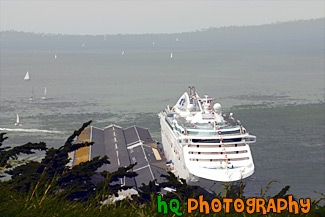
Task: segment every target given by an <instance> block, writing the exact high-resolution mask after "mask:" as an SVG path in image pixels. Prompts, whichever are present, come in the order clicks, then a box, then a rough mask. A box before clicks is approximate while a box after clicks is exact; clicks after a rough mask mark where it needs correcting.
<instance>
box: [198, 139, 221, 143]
mask: <svg viewBox="0 0 325 217" xmlns="http://www.w3.org/2000/svg"><path fill="white" fill-rule="evenodd" d="M192 142H195V143H219V139H192Z"/></svg>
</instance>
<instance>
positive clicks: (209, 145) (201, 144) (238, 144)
mask: <svg viewBox="0 0 325 217" xmlns="http://www.w3.org/2000/svg"><path fill="white" fill-rule="evenodd" d="M242 146H246V144H245V143H236V144H234V143H232V144H227V143H219V144H207V143H196V144H189V145H188V147H189V148H191V147H193V148H195V147H196V148H222V147H242Z"/></svg>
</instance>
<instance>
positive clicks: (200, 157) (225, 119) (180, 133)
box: [159, 87, 256, 182]
mask: <svg viewBox="0 0 325 217" xmlns="http://www.w3.org/2000/svg"><path fill="white" fill-rule="evenodd" d="M212 100H213V99H212V98H209V97H208V96H204V98H201V97H199V95H198V94H197V93H196V92H195V88H194V87H189V92H185V93H184V94H183V95H182V96H181V97H180V98H179V100H178V101H177V103H176V104H175V105H174V106H173V107H169V106H167V107H166V108H165V110H164V111H162V112H161V113H159V118H160V125H161V137H162V145H163V148H164V152H165V157H166V158H167V160H168V163H169V169H170V170H171V171H172V172H173V173H174V174H175V175H176V176H177V177H179V178H183V179H186V180H187V181H192V182H196V181H199V180H200V179H201V178H203V179H207V180H213V181H220V182H232V181H237V180H240V179H244V178H247V177H248V176H250V175H252V174H253V173H254V163H253V158H252V154H251V151H250V148H249V144H250V143H254V142H256V137H255V136H253V135H250V134H249V133H248V132H247V130H246V129H245V128H244V127H243V126H242V124H241V123H240V121H239V120H236V119H235V118H234V117H233V114H232V113H230V114H229V115H225V114H223V113H222V112H221V105H220V104H219V103H215V104H214V105H213V106H212Z"/></svg>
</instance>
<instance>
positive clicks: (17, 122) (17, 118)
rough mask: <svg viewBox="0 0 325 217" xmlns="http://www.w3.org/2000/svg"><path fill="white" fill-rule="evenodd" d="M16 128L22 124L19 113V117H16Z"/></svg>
mask: <svg viewBox="0 0 325 217" xmlns="http://www.w3.org/2000/svg"><path fill="white" fill-rule="evenodd" d="M15 126H21V124H20V123H19V115H18V113H17V117H16V123H15Z"/></svg>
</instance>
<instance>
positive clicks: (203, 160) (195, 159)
mask: <svg viewBox="0 0 325 217" xmlns="http://www.w3.org/2000/svg"><path fill="white" fill-rule="evenodd" d="M189 160H190V161H202V162H218V161H228V162H231V161H243V160H249V157H241V158H228V159H198V158H190V159H189Z"/></svg>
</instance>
